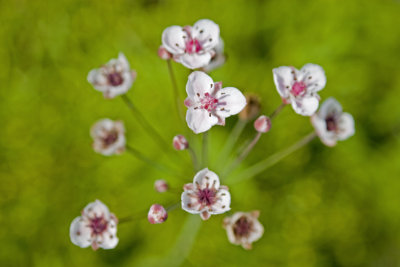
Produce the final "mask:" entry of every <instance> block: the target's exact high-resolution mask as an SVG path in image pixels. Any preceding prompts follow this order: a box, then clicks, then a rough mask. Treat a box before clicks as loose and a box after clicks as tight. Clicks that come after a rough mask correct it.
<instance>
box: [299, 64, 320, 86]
mask: <svg viewBox="0 0 400 267" xmlns="http://www.w3.org/2000/svg"><path fill="white" fill-rule="evenodd" d="M298 80H301V81H303V82H304V83H305V84H306V85H307V93H310V92H318V91H320V90H322V89H323V88H324V87H325V85H326V76H325V71H324V69H323V68H322V67H321V66H319V65H317V64H311V63H309V64H306V65H304V66H303V67H302V68H301V70H300V74H299V77H298Z"/></svg>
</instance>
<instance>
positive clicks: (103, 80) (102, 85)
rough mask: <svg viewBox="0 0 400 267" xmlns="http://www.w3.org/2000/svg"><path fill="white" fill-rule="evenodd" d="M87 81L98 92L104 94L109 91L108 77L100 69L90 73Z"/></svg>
mask: <svg viewBox="0 0 400 267" xmlns="http://www.w3.org/2000/svg"><path fill="white" fill-rule="evenodd" d="M87 80H88V82H89V83H91V84H92V85H93V87H94V89H96V90H97V91H100V92H104V91H106V90H107V89H108V87H109V86H108V84H107V77H106V76H104V75H103V73H102V72H101V71H100V70H98V69H93V70H91V71H90V72H89V74H88V77H87Z"/></svg>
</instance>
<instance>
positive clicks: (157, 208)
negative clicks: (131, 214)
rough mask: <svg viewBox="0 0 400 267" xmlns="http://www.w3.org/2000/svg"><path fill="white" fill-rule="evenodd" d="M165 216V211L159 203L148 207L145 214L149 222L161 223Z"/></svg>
mask: <svg viewBox="0 0 400 267" xmlns="http://www.w3.org/2000/svg"><path fill="white" fill-rule="evenodd" d="M167 218H168V213H167V211H166V210H165V209H164V207H163V206H161V205H159V204H153V205H152V206H151V207H150V210H149V213H148V214H147V219H148V220H149V222H150V223H151V224H158V223H163V222H165V221H166V220H167Z"/></svg>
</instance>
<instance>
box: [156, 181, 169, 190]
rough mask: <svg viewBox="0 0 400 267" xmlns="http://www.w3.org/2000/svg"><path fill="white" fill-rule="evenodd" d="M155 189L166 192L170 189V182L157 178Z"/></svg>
mask: <svg viewBox="0 0 400 267" xmlns="http://www.w3.org/2000/svg"><path fill="white" fill-rule="evenodd" d="M154 189H155V190H156V191H157V192H159V193H164V192H166V191H168V184H167V181H165V180H162V179H161V180H156V181H155V182H154Z"/></svg>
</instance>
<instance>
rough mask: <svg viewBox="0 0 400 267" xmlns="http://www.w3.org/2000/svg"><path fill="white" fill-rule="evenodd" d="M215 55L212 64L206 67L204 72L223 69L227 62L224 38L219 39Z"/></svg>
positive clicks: (203, 69)
mask: <svg viewBox="0 0 400 267" xmlns="http://www.w3.org/2000/svg"><path fill="white" fill-rule="evenodd" d="M214 50H215V54H214V55H213V56H212V58H211V60H210V63H208V64H207V65H206V66H204V67H203V68H202V69H201V70H202V71H204V72H210V71H213V70H215V69H217V68H219V67H221V66H222V65H223V64H224V63H225V61H226V56H225V53H224V41H223V40H222V38H220V39H219V43H218V45H217V46H216V47H215V49H214Z"/></svg>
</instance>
